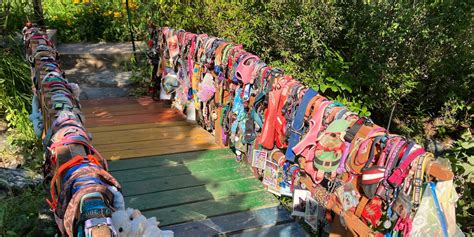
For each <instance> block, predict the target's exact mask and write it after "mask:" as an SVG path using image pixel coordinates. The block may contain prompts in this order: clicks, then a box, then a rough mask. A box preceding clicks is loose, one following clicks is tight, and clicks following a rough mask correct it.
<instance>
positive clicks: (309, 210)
mask: <svg viewBox="0 0 474 237" xmlns="http://www.w3.org/2000/svg"><path fill="white" fill-rule="evenodd" d="M322 217H324V208H323V207H321V206H320V205H319V203H318V202H317V201H316V200H314V199H313V198H312V197H311V196H310V195H308V197H307V198H306V209H305V214H304V221H305V222H306V223H307V224H308V225H310V226H311V227H312V228H313V229H314V230H318V226H319V224H320V223H321V218H322Z"/></svg>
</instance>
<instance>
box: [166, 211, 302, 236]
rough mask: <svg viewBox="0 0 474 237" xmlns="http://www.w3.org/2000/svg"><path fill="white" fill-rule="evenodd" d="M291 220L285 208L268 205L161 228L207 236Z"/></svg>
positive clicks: (178, 234) (178, 233)
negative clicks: (268, 206) (267, 206)
mask: <svg viewBox="0 0 474 237" xmlns="http://www.w3.org/2000/svg"><path fill="white" fill-rule="evenodd" d="M292 221H293V218H292V217H291V216H290V214H289V213H288V211H287V210H286V209H284V208H282V207H270V208H262V209H258V210H253V211H245V212H239V213H234V214H229V215H223V216H217V217H212V218H209V219H206V220H199V221H194V222H189V223H184V224H178V225H172V226H168V227H164V228H163V229H164V230H172V231H174V236H175V237H187V236H194V237H207V236H217V235H226V234H227V235H228V234H230V233H236V232H240V231H242V230H245V229H255V228H259V227H260V228H261V227H267V226H276V225H280V224H285V223H289V222H292ZM276 236H278V235H276Z"/></svg>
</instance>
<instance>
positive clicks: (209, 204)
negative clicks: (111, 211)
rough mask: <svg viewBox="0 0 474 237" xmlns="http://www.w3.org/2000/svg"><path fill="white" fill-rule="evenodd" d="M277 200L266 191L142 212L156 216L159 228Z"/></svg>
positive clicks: (276, 202) (264, 204)
mask: <svg viewBox="0 0 474 237" xmlns="http://www.w3.org/2000/svg"><path fill="white" fill-rule="evenodd" d="M278 204H279V203H278V200H277V199H276V198H275V197H273V196H272V195H269V194H268V193H267V192H266V191H263V190H262V191H256V192H251V193H245V194H243V195H237V196H229V197H226V198H222V199H216V200H209V201H203V202H195V203H189V204H183V205H180V206H173V207H167V208H162V209H155V210H150V211H144V212H142V213H143V214H144V215H147V216H156V218H157V219H158V220H159V221H160V222H161V224H160V225H161V226H167V225H171V224H178V223H184V222H189V221H195V220H203V219H206V218H209V217H213V216H218V215H224V214H231V213H236V212H241V211H246V210H256V209H260V208H266V207H273V206H277V205H278Z"/></svg>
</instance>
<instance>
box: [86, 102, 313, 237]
mask: <svg viewBox="0 0 474 237" xmlns="http://www.w3.org/2000/svg"><path fill="white" fill-rule="evenodd" d="M81 103H82V106H83V110H82V111H83V112H84V113H85V115H86V126H87V128H88V130H89V132H90V133H91V134H92V136H93V143H94V145H95V147H96V148H97V149H98V150H99V151H100V152H101V154H102V155H103V156H104V157H107V158H108V159H110V161H109V165H110V171H111V173H112V175H113V176H114V177H116V178H117V179H118V181H119V182H120V183H121V184H122V187H123V195H124V198H125V201H126V206H127V207H133V208H137V209H140V210H141V211H142V213H144V214H145V216H147V217H151V216H156V217H157V219H158V220H159V221H160V222H161V224H160V226H161V227H162V228H163V229H170V230H173V231H175V236H214V235H225V236H305V235H307V234H306V232H305V231H304V230H303V229H302V228H301V227H300V226H299V225H298V224H297V223H295V222H294V220H293V219H292V217H291V216H290V214H289V212H288V211H287V210H286V209H284V208H283V207H281V206H280V204H279V201H278V200H277V199H276V198H275V197H274V196H273V195H272V194H270V193H268V192H267V191H265V190H264V186H263V185H262V184H261V183H260V182H259V181H258V180H257V179H255V177H254V176H253V175H252V172H251V171H250V169H249V167H248V166H247V165H245V164H242V163H238V162H236V161H235V156H234V154H233V153H232V152H231V151H230V150H229V149H228V148H224V147H219V146H218V145H216V144H215V142H214V140H215V138H214V136H212V135H211V134H210V133H208V132H207V131H205V130H204V129H202V128H201V127H199V126H197V125H196V124H194V123H192V122H189V121H186V117H185V116H184V115H183V114H182V113H181V112H179V111H177V110H174V109H171V108H170V106H169V104H167V103H166V102H155V101H153V100H152V99H151V98H149V97H141V98H134V97H119V98H105V99H95V100H83V101H81Z"/></svg>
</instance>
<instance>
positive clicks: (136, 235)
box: [129, 215, 147, 237]
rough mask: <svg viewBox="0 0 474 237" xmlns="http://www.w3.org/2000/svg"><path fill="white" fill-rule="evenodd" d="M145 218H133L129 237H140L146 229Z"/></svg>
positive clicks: (140, 216)
mask: <svg viewBox="0 0 474 237" xmlns="http://www.w3.org/2000/svg"><path fill="white" fill-rule="evenodd" d="M146 223H147V222H146V217H144V216H142V215H139V216H136V217H134V218H133V220H132V222H131V224H132V227H131V228H130V235H129V236H130V237H141V236H142V235H143V232H144V231H145V227H146Z"/></svg>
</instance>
